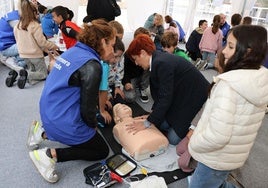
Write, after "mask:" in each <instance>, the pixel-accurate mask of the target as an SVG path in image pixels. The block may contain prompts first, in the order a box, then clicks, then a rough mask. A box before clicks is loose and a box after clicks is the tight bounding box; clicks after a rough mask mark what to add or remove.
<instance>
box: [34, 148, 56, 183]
mask: <svg viewBox="0 0 268 188" xmlns="http://www.w3.org/2000/svg"><path fill="white" fill-rule="evenodd" d="M35 152H36V151H30V152H29V155H30V158H31V160H32V161H33V164H34V166H35V168H36V169H37V171H38V172H39V174H40V175H41V176H42V177H43V178H44V179H45V180H46V181H48V182H49V183H56V182H57V181H58V180H59V178H58V177H57V178H56V179H55V180H51V179H49V178H47V177H46V176H44V175H43V174H42V173H41V172H40V171H39V168H38V166H39V163H38V159H37V157H36V156H35V155H36V154H35ZM51 160H52V159H51Z"/></svg>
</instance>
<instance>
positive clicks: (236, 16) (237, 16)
mask: <svg viewBox="0 0 268 188" xmlns="http://www.w3.org/2000/svg"><path fill="white" fill-rule="evenodd" d="M241 20H242V16H241V14H233V15H232V17H231V25H232V26H236V25H239V24H240V22H241Z"/></svg>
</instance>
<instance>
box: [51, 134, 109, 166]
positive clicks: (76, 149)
mask: <svg viewBox="0 0 268 188" xmlns="http://www.w3.org/2000/svg"><path fill="white" fill-rule="evenodd" d="M56 153H57V162H64V161H70V160H86V161H95V160H100V159H104V158H106V157H107V156H108V155H109V147H108V145H107V144H106V142H105V140H104V139H103V138H102V136H101V135H100V134H99V133H98V132H96V134H95V135H94V137H92V138H91V139H90V140H89V141H87V142H84V143H82V144H78V145H75V146H71V147H68V148H57V149H56Z"/></svg>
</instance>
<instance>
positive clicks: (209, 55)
mask: <svg viewBox="0 0 268 188" xmlns="http://www.w3.org/2000/svg"><path fill="white" fill-rule="evenodd" d="M215 57H216V55H215V53H212V52H202V60H207V62H208V68H214V61H215Z"/></svg>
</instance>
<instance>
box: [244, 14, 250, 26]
mask: <svg viewBox="0 0 268 188" xmlns="http://www.w3.org/2000/svg"><path fill="white" fill-rule="evenodd" d="M251 23H252V18H251V17H250V16H246V17H244V18H243V22H242V24H244V25H251Z"/></svg>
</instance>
